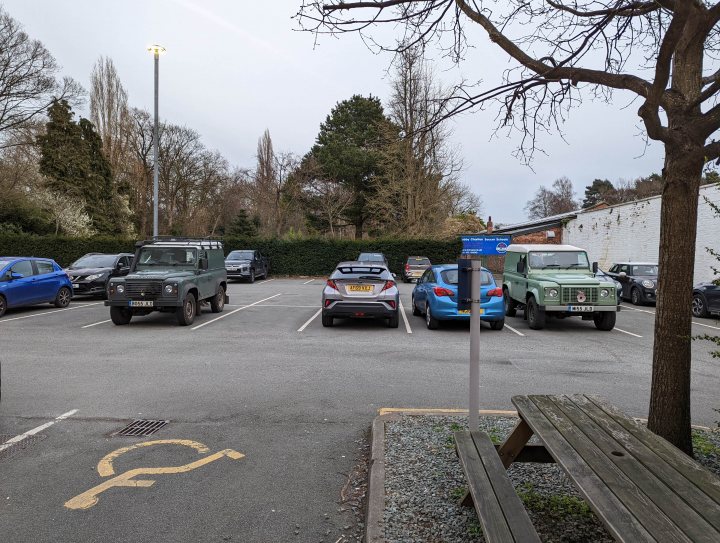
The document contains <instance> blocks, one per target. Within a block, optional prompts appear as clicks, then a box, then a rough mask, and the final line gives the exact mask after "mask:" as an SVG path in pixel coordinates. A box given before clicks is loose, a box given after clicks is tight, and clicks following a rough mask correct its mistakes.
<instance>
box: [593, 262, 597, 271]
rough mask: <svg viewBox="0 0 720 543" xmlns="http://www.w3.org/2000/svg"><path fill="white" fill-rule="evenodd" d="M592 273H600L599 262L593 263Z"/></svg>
mask: <svg viewBox="0 0 720 543" xmlns="http://www.w3.org/2000/svg"><path fill="white" fill-rule="evenodd" d="M592 271H593V273H597V272H598V263H597V262H593V263H592Z"/></svg>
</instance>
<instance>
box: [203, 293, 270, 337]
mask: <svg viewBox="0 0 720 543" xmlns="http://www.w3.org/2000/svg"><path fill="white" fill-rule="evenodd" d="M281 294H282V292H278V293H277V294H273V295H272V296H270V297H269V298H264V299H262V300H258V301H257V302H253V303H251V304H248V305H244V306H242V307H238V308H237V309H233V310H232V311H230V312H229V313H223V314H222V315H220V316H219V317H215V318H214V319H213V320H211V321H207V322H204V323H202V324H198V325H197V326H195V327H194V328H192V330H198V329H199V328H202V327H203V326H207V325H208V324H212V323H214V322H215V321H219V320H220V319H224V318H225V317H229V316H230V315H232V314H233V313H237V312H238V311H242V310H243V309H247V308H248V307H252V306H254V305H258V304H261V303H263V302H267V301H268V300H272V299H273V298H277V297H278V296H280V295H281Z"/></svg>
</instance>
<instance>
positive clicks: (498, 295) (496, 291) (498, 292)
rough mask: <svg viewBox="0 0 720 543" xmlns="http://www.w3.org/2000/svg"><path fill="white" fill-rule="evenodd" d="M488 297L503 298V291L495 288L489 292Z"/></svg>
mask: <svg viewBox="0 0 720 543" xmlns="http://www.w3.org/2000/svg"><path fill="white" fill-rule="evenodd" d="M487 295H488V296H491V297H495V298H502V295H503V291H502V289H501V288H500V287H498V288H494V289H492V290H488V293H487Z"/></svg>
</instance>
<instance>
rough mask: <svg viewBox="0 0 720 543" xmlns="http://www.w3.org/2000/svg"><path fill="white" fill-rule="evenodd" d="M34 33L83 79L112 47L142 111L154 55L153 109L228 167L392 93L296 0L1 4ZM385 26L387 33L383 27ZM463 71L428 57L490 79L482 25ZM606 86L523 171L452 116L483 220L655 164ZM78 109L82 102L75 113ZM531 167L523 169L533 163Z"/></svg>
mask: <svg viewBox="0 0 720 543" xmlns="http://www.w3.org/2000/svg"><path fill="white" fill-rule="evenodd" d="M0 3H1V4H2V5H3V6H4V7H5V9H6V10H7V11H8V12H9V13H10V14H11V15H12V16H13V17H15V18H16V19H17V20H19V21H20V22H21V23H22V24H23V25H24V27H25V29H26V31H27V32H28V34H29V35H30V36H31V37H33V38H36V39H39V40H41V41H42V42H43V43H44V44H45V46H46V47H47V48H48V49H49V50H50V51H51V53H52V54H53V55H54V56H55V58H56V59H57V61H58V63H59V64H60V65H61V66H62V68H63V74H64V75H68V76H70V77H73V78H74V79H76V80H77V81H79V82H80V83H81V84H82V85H83V86H84V87H86V88H89V78H90V72H91V70H92V67H93V64H94V63H95V62H96V60H97V59H98V57H99V56H100V55H105V56H108V57H111V58H112V59H113V61H114V62H115V65H116V67H117V69H118V71H119V73H120V76H121V78H122V81H123V84H124V85H125V88H126V89H127V91H128V94H129V97H130V103H131V105H132V106H134V107H139V108H145V109H147V110H152V96H153V94H152V93H153V72H152V56H151V55H150V53H148V52H147V51H146V47H147V45H149V44H151V43H159V44H162V45H163V46H165V47H166V48H167V53H166V54H165V55H164V56H163V57H162V58H161V61H160V115H161V117H162V118H163V119H164V120H167V121H169V122H173V123H177V124H184V125H187V126H189V127H191V128H194V129H195V130H197V131H198V132H199V133H200V134H202V137H203V140H204V142H205V144H206V145H207V146H208V147H210V148H214V149H218V150H219V151H220V152H222V153H223V154H224V155H225V156H226V157H227V158H228V159H229V160H230V161H231V162H232V163H233V164H236V165H238V166H243V167H248V168H252V167H253V166H254V163H255V158H254V156H255V151H256V146H257V140H258V138H259V137H260V135H261V134H262V132H263V131H264V130H265V129H266V128H268V129H269V130H270V133H271V136H272V139H273V143H274V146H275V149H276V151H283V152H285V151H287V152H294V153H297V154H300V155H302V154H304V153H305V152H307V151H308V150H309V149H310V147H311V146H312V144H313V142H314V139H315V137H316V135H317V132H318V129H319V125H320V123H321V122H322V121H323V120H325V117H326V116H327V115H328V113H329V112H330V110H331V108H332V107H333V106H334V105H335V104H336V103H337V102H338V101H341V100H344V99H347V98H349V97H350V96H352V95H353V94H363V95H365V96H367V95H370V94H372V95H374V96H378V97H380V98H381V99H382V100H383V101H386V100H387V98H388V95H389V81H388V76H387V69H388V66H389V63H390V61H391V57H390V56H389V55H376V54H373V53H372V52H370V51H369V50H368V49H367V48H366V47H365V46H364V45H363V44H362V43H361V42H360V40H359V38H358V37H357V36H356V35H345V36H342V37H341V38H340V39H335V38H332V37H328V36H321V37H320V38H319V43H318V44H317V46H314V39H315V38H314V36H313V35H311V34H308V33H305V32H298V31H297V29H298V24H297V22H296V21H295V20H293V19H291V17H292V16H293V15H294V14H295V13H296V12H297V10H298V8H299V5H300V0H272V1H268V0H265V1H261V0H145V1H142V2H141V1H138V0H122V1H118V0H114V1H113V0H72V1H65V2H58V1H57V0H0ZM390 30H391V29H387V30H386V31H387V32H389V31H390ZM469 37H470V39H471V40H472V41H473V43H474V44H475V45H476V48H475V49H474V50H471V51H470V52H469V54H468V56H467V61H466V62H465V63H464V64H463V67H462V68H461V69H448V68H447V66H445V64H443V63H442V60H440V59H438V60H437V70H436V71H437V75H438V77H439V78H440V79H441V80H442V81H443V82H444V83H445V84H447V85H450V84H452V83H455V82H457V81H458V80H460V78H461V77H464V78H467V79H470V80H480V79H482V80H483V81H484V82H485V86H486V87H490V86H491V85H492V86H494V85H493V83H497V82H498V81H499V77H500V71H501V70H502V69H503V68H504V67H506V66H507V58H506V56H505V54H504V53H502V52H501V51H500V50H499V49H498V48H497V47H496V46H493V45H491V44H490V43H489V42H488V41H487V39H486V38H485V36H484V34H483V32H482V31H481V30H480V29H477V28H471V30H470V32H469ZM631 99H632V96H631V95H629V94H617V95H616V97H615V100H614V103H613V104H612V105H606V104H603V103H598V102H592V101H590V100H589V99H587V100H586V101H585V102H584V103H583V104H582V105H581V106H580V107H579V108H576V109H574V110H573V111H572V112H571V114H570V118H569V120H568V122H566V123H565V125H564V134H565V141H563V139H562V138H561V137H560V135H559V134H553V135H550V136H547V135H546V136H543V137H542V139H541V141H540V144H541V146H542V147H543V149H544V150H545V152H546V155H543V154H537V155H536V158H535V161H534V163H533V169H532V170H531V169H530V168H528V167H527V166H524V165H522V164H521V163H520V162H519V161H518V160H517V159H515V158H514V157H513V156H512V152H513V150H514V149H515V148H516V147H517V145H518V143H519V141H520V140H519V136H518V135H517V134H515V135H511V136H510V137H507V136H506V135H505V134H503V135H500V136H495V137H493V127H494V126H495V120H494V119H495V116H496V114H497V108H496V107H493V106H491V107H490V109H489V110H488V111H483V112H476V113H466V114H464V115H462V116H461V117H458V118H456V119H455V121H454V122H453V126H454V134H453V137H452V138H453V145H454V146H456V147H457V148H458V149H459V151H460V154H461V156H462V157H463V160H464V164H465V170H464V171H463V173H462V180H463V181H464V182H465V183H467V184H468V185H470V187H471V188H472V189H473V191H474V192H476V193H478V194H479V195H480V196H481V197H482V199H483V201H484V208H483V216H484V217H485V218H487V216H488V215H492V216H493V220H494V221H495V222H496V223H498V222H502V223H506V224H507V223H513V222H520V221H522V220H524V219H525V212H524V210H523V208H524V206H525V203H526V202H527V200H529V199H530V198H531V197H532V196H533V194H534V192H535V191H536V190H537V188H538V187H539V186H540V185H541V184H545V185H548V186H549V185H550V184H551V183H552V182H553V181H554V180H555V179H557V178H558V177H561V176H567V177H569V178H570V179H571V180H572V182H573V184H574V186H575V189H576V191H577V192H578V197H581V196H582V194H583V192H584V187H585V186H586V185H588V184H589V183H590V182H592V180H593V179H594V178H607V179H610V180H611V181H613V182H615V181H617V180H619V179H633V178H636V177H639V176H642V175H648V174H650V173H652V172H660V170H661V169H662V147H661V146H660V145H658V144H657V143H653V144H652V145H651V146H650V147H649V148H647V149H646V146H645V141H644V138H643V137H642V136H640V135H639V134H641V133H642V131H641V129H640V125H639V118H638V117H637V113H636V112H637V108H638V105H639V104H637V103H631ZM82 113H83V114H85V115H86V113H85V112H82ZM533 170H534V171H533Z"/></svg>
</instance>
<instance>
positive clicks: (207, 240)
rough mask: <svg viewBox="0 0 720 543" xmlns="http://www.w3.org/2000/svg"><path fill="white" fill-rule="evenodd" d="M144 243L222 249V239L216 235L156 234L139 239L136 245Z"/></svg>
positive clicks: (139, 245)
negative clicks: (193, 236)
mask: <svg viewBox="0 0 720 543" xmlns="http://www.w3.org/2000/svg"><path fill="white" fill-rule="evenodd" d="M144 245H165V246H174V247H177V246H186V247H196V246H200V247H202V248H203V249H222V248H223V243H222V239H221V238H218V237H214V236H209V237H203V238H188V237H180V236H155V237H154V238H151V239H146V240H143V241H138V242H137V243H135V247H142V246H144Z"/></svg>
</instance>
